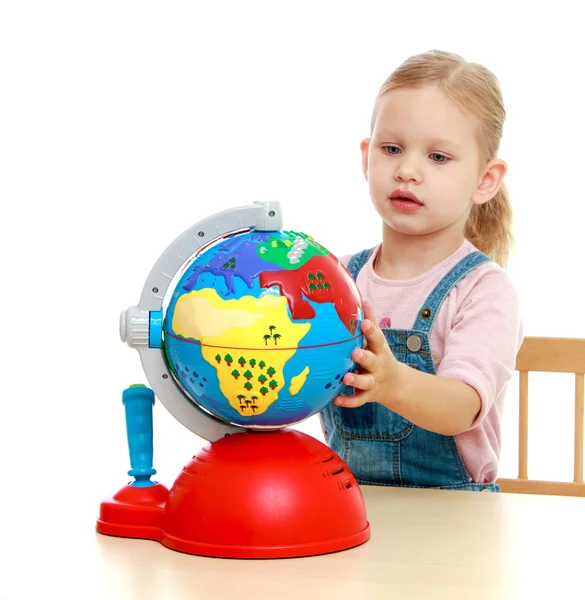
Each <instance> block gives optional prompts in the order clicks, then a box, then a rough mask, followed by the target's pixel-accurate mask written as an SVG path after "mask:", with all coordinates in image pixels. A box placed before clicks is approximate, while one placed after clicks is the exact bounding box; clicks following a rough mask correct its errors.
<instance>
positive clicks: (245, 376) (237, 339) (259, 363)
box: [172, 288, 311, 417]
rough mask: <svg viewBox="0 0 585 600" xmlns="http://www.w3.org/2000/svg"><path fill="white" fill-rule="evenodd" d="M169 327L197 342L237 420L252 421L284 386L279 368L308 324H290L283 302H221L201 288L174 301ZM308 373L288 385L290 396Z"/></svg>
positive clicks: (250, 299)
mask: <svg viewBox="0 0 585 600" xmlns="http://www.w3.org/2000/svg"><path fill="white" fill-rule="evenodd" d="M172 328H173V330H174V331H175V332H176V333H178V334H179V335H181V336H183V337H185V338H191V339H193V340H196V341H199V342H201V353H202V355H203V358H204V359H205V360H206V361H207V362H208V363H209V364H211V365H213V367H215V369H216V370H217V377H218V380H219V387H220V389H221V392H222V394H223V395H224V396H225V397H226V398H227V399H228V401H229V403H230V405H231V406H232V407H233V408H235V409H236V410H237V411H238V413H239V414H240V415H243V416H250V417H253V416H254V415H259V414H262V413H263V412H265V411H266V409H267V408H268V407H269V406H270V405H271V404H272V403H273V402H274V401H275V400H277V399H278V392H279V389H281V388H282V389H284V386H285V385H286V381H285V380H284V375H283V374H284V366H285V364H286V363H287V361H288V360H289V359H290V358H291V357H292V356H294V354H295V352H296V351H297V347H298V345H299V341H300V340H301V339H302V338H303V337H304V336H305V335H306V334H307V332H308V331H309V329H310V328H311V325H310V323H293V322H292V321H291V320H290V317H289V315H288V312H287V300H286V298H285V297H282V296H274V295H272V294H266V295H264V296H262V297H260V298H254V297H253V296H243V297H241V298H235V299H233V300H224V299H223V298H221V296H219V295H218V293H217V292H216V291H215V290H214V289H212V288H206V289H203V290H195V291H193V292H191V293H189V294H185V295H183V296H181V297H180V298H179V299H178V300H177V304H176V307H175V312H174V315H173V322H172ZM308 372H309V369H308V367H306V368H305V369H304V370H303V371H302V373H300V374H299V375H297V376H296V377H294V378H293V379H292V380H291V385H290V393H291V394H296V393H298V391H299V390H300V389H301V387H302V386H303V384H304V383H305V380H306V377H307V374H308ZM293 389H294V390H295V391H294V392H293V391H292V390H293Z"/></svg>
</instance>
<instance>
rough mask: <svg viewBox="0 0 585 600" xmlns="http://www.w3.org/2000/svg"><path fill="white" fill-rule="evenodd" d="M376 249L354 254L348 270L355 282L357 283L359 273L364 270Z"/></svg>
mask: <svg viewBox="0 0 585 600" xmlns="http://www.w3.org/2000/svg"><path fill="white" fill-rule="evenodd" d="M373 250H374V248H369V249H366V250H362V251H361V252H358V253H357V254H354V255H353V256H352V257H351V258H350V259H349V263H348V265H347V270H348V271H349V272H350V273H351V276H352V277H353V278H354V281H357V277H358V274H359V272H360V271H361V270H362V268H363V266H364V265H365V264H366V263H367V262H368V259H369V258H370V255H371V254H372V252H373Z"/></svg>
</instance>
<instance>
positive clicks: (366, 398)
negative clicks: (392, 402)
mask: <svg viewBox="0 0 585 600" xmlns="http://www.w3.org/2000/svg"><path fill="white" fill-rule="evenodd" d="M361 329H362V332H363V334H364V336H365V338H366V342H367V345H366V348H365V349H364V350H362V349H360V348H356V349H355V350H354V351H353V352H352V354H351V358H352V360H354V361H355V362H356V363H358V365H359V369H358V373H357V374H354V373H347V374H346V375H345V377H344V378H343V383H345V384H346V385H349V386H353V387H354V388H355V392H354V395H353V396H337V397H336V398H335V400H334V403H335V404H336V405H337V406H342V407H344V408H357V407H358V406H362V405H363V404H365V403H366V402H379V403H380V404H384V405H386V406H388V403H389V399H390V394H391V390H392V388H393V387H394V386H396V385H397V384H398V378H399V375H400V373H402V370H403V367H404V365H403V364H402V363H400V362H399V361H398V360H396V358H395V357H394V354H392V350H390V346H388V342H387V341H386V338H385V337H384V334H383V333H382V330H381V329H380V328H379V327H378V325H377V320H376V317H375V315H374V312H373V309H372V304H371V302H370V301H369V300H365V301H364V320H363V321H362V327H361Z"/></svg>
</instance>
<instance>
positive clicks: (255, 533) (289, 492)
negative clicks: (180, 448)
mask: <svg viewBox="0 0 585 600" xmlns="http://www.w3.org/2000/svg"><path fill="white" fill-rule="evenodd" d="M97 530H98V531H99V532H100V533H105V534H108V535H116V536H122V537H135V538H147V539H152V540H157V541H159V542H161V543H162V544H164V545H165V546H167V547H169V548H172V549H174V550H179V551H181V552H187V553H189V554H199V555H203V556H216V557H225V558H283V557H293V556H310V555H314V554H325V553H328V552H336V551H339V550H346V549H348V548H352V547H354V546H357V545H359V544H362V543H363V542H365V541H367V540H368V539H369V538H370V526H369V523H368V521H367V517H366V510H365V505H364V500H363V496H362V493H361V490H360V488H359V486H358V484H357V482H356V480H355V478H354V476H353V475H352V473H351V472H350V471H349V469H348V467H347V465H346V464H345V463H344V462H343V460H341V458H340V457H339V456H338V455H337V454H335V453H334V452H333V451H332V450H331V449H330V448H328V447H327V446H325V445H324V444H322V443H321V442H319V441H318V440H316V439H315V438H312V437H310V436H308V435H306V434H304V433H301V432H299V431H295V430H291V429H283V430H280V431H274V432H269V433H258V432H249V433H237V434H234V435H231V436H229V437H227V438H223V439H221V440H218V441H217V442H214V443H212V444H210V445H209V446H207V447H205V448H203V449H202V450H201V451H200V452H199V453H198V454H197V455H196V456H194V457H193V460H192V461H191V462H190V463H189V464H188V465H187V466H186V467H185V468H184V469H183V471H182V473H181V474H180V475H179V477H177V479H176V481H175V483H174V485H173V487H172V488H171V490H170V491H168V490H167V489H166V488H165V487H164V486H162V485H160V484H157V485H156V486H153V487H150V488H133V487H131V486H126V487H124V488H122V489H121V490H120V491H119V492H118V493H117V494H116V495H115V496H114V497H113V498H109V499H107V500H104V502H102V504H101V511H100V518H99V519H98V522H97Z"/></svg>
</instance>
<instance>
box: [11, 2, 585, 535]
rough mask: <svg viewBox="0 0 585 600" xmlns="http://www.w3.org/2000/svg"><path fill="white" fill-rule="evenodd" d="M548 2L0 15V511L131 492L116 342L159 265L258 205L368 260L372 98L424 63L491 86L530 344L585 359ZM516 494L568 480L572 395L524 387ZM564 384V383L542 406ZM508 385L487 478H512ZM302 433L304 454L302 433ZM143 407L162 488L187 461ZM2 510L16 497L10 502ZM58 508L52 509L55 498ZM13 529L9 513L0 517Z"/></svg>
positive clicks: (570, 11)
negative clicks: (223, 218)
mask: <svg viewBox="0 0 585 600" xmlns="http://www.w3.org/2000/svg"><path fill="white" fill-rule="evenodd" d="M576 7H577V4H575V8H570V4H569V3H568V2H559V1H557V2H554V3H550V2H547V3H538V2H536V3H535V2H526V3H520V2H518V3H512V2H490V3H487V4H486V3H471V2H461V3H456V2H442V3H441V2H429V3H428V4H425V3H422V2H402V3H400V2H387V1H386V2H366V1H364V0H361V1H360V2H354V3H351V2H339V1H337V2H318V1H314V2H301V1H296V2H287V3H286V4H285V3H283V2H264V3H260V2H253V1H251V0H247V1H246V2H241V3H240V2H231V3H230V2H213V3H211V2H164V3H163V2H157V3H155V2H149V1H144V0H142V1H140V2H124V1H121V0H118V1H116V2H108V1H101V2H80V1H76V2H37V3H32V2H25V1H21V2H13V3H8V2H6V3H4V4H2V8H1V9H0V61H1V62H0V69H1V70H0V86H1V89H0V152H1V155H0V202H1V207H2V212H1V216H0V223H1V235H0V244H1V248H0V250H1V252H0V260H1V261H2V268H1V273H2V278H3V279H2V281H3V284H4V285H3V290H2V295H1V297H2V300H1V302H2V305H1V308H2V311H1V313H0V314H1V316H2V340H3V345H2V363H1V364H2V367H1V373H2V379H1V382H2V387H1V394H2V395H1V398H0V457H1V459H0V460H1V461H2V462H1V464H2V467H3V470H2V480H1V483H0V486H2V490H3V491H2V492H1V493H0V497H1V500H0V503H2V504H3V505H4V508H6V503H8V504H10V503H11V502H30V503H31V507H34V509H35V510H37V511H40V513H42V512H43V511H44V510H47V511H50V510H53V508H54V507H56V506H57V505H60V506H62V505H63V504H65V505H67V506H68V507H69V508H68V510H71V511H74V510H78V511H82V512H83V516H84V518H85V525H84V526H86V527H88V528H92V527H93V519H94V518H95V516H96V515H97V510H98V505H99V501H100V499H101V498H102V497H103V496H105V495H107V494H111V493H113V492H114V491H116V490H117V489H118V488H119V487H120V486H121V485H123V483H124V482H125V481H126V480H127V477H126V471H127V470H128V468H129V464H128V462H129V461H128V454H127V448H126V438H125V429H124V427H125V425H124V417H123V407H122V403H121V393H122V390H123V389H124V388H125V387H126V386H127V385H129V384H131V383H135V382H145V378H144V375H143V373H142V371H141V368H140V362H139V357H138V354H137V353H136V352H135V351H134V350H131V349H129V348H128V347H127V346H125V345H124V344H122V343H121V342H120V340H119V337H118V318H119V313H120V311H121V310H123V309H125V308H127V307H128V306H129V305H130V304H134V303H136V302H138V299H139V296H140V292H141V289H142V286H143V284H144V281H145V279H146V277H147V275H148V273H149V272H150V269H151V267H152V266H153V264H154V262H155V261H156V260H157V258H158V257H159V255H160V254H161V253H162V252H163V251H164V249H165V248H166V247H167V246H168V244H170V243H171V242H172V241H173V240H174V239H175V238H176V237H177V236H178V235H179V234H180V233H181V232H182V231H184V230H185V229H187V228H188V227H190V226H191V225H192V224H193V223H195V222H197V221H198V220H199V219H201V218H204V217H206V216H208V215H210V214H212V213H214V212H216V211H218V210H223V209H225V208H230V207H234V206H239V205H243V204H248V203H251V202H253V201H255V200H263V201H267V200H278V201H279V202H280V203H281V204H282V207H283V210H284V215H285V227H286V228H293V229H299V230H302V231H306V232H307V233H310V234H311V235H313V236H314V237H315V238H316V239H318V240H319V241H320V242H321V243H322V244H324V245H325V246H326V247H328V248H329V249H330V250H331V251H332V252H334V253H335V254H343V253H346V252H351V251H357V250H360V249H362V248H364V247H368V246H371V245H373V244H374V243H376V242H377V241H378V239H379V236H380V231H381V227H380V223H379V220H378V218H377V215H376V213H375V212H374V210H373V209H372V208H371V206H370V202H369V198H368V193H367V188H366V184H365V182H364V180H363V177H362V173H361V168H360V153H359V142H360V140H361V139H362V138H363V137H364V136H367V134H368V125H369V120H370V114H371V108H372V104H373V101H374V98H375V95H376V93H377V90H378V87H379V86H380V84H381V83H382V81H383V80H384V79H385V78H386V77H387V76H388V75H389V74H390V72H391V71H392V70H393V69H394V68H396V67H397V66H398V65H399V64H400V63H401V62H402V61H403V60H404V59H406V58H407V57H408V56H410V55H412V54H414V53H418V52H422V51H425V50H428V49H431V48H441V49H446V50H451V51H455V52H458V53H460V54H462V55H463V56H464V57H466V58H467V59H468V60H471V61H479V62H482V63H484V64H485V65H486V66H487V67H489V68H490V69H492V70H493V71H494V72H495V73H496V75H497V76H498V78H499V80H500V82H501V85H502V88H503V92H504V98H505V103H506V107H507V111H508V120H507V124H506V127H505V134H504V140H503V144H502V147H501V157H502V158H505V159H506V160H507V161H508V163H509V167H510V168H509V174H508V176H507V183H508V186H509V189H510V192H511V195H512V199H513V203H514V207H515V218H516V220H515V235H516V240H517V245H516V250H515V252H514V254H513V256H512V260H511V264H510V267H509V272H510V274H511V276H512V277H513V279H514V281H515V283H516V285H517V287H518V290H519V293H520V295H521V299H522V305H523V315H524V322H525V331H526V334H527V335H550V336H571V337H585V324H584V319H583V316H584V314H585V307H584V304H583V295H582V288H583V275H582V260H581V256H582V248H583V216H584V214H585V210H584V208H583V205H584V203H585V197H584V195H583V186H582V176H583V175H582V174H583V147H582V144H583V139H584V138H585V126H584V117H583V106H584V104H585V102H584V101H585V98H584V96H583V91H582V90H583V85H582V80H581V79H582V73H583V59H584V58H585V57H584V52H583V46H582V37H583V33H582V27H581V22H582V21H581V19H580V18H579V17H578V16H577V14H578V13H577V8H576ZM534 382H535V383H534V385H533V386H532V393H531V437H530V457H531V460H530V475H531V476H533V477H541V478H551V479H562V478H567V479H570V478H571V477H572V431H573V429H572V428H573V425H572V414H573V412H572V411H573V404H572V401H573V391H572V390H573V387H572V380H571V377H570V376H566V377H563V376H561V377H560V378H559V379H555V380H554V381H551V379H550V378H549V377H548V376H541V377H537V376H535V377H534ZM559 382H560V383H559ZM515 384H516V380H514V381H513V383H512V385H511V387H510V394H509V396H510V398H509V402H508V405H507V408H506V413H505V422H504V435H505V437H504V454H503V458H502V469H501V472H500V474H501V475H514V473H515V468H516V466H515V464H516V463H515V461H516V440H517V436H516V423H517V416H516V412H517V401H516V395H517V392H516V387H515ZM302 428H303V429H304V430H305V431H309V432H311V433H313V434H314V435H317V436H318V435H319V431H318V427H317V425H316V423H315V421H314V420H310V421H308V422H306V423H304V424H303V426H302ZM202 444H203V441H202V440H200V439H198V438H196V437H195V436H194V435H193V434H191V433H190V432H189V431H187V430H186V429H185V428H184V427H183V426H182V425H180V424H179V423H178V422H177V421H175V420H174V419H173V417H171V416H170V414H169V413H168V412H166V410H165V409H163V408H162V407H161V406H160V405H157V407H156V409H155V467H156V468H157V469H158V476H157V478H158V479H159V480H160V481H161V482H163V483H165V484H166V485H171V484H172V482H173V480H174V478H175V477H176V475H177V474H178V473H179V471H180V469H181V467H182V466H183V465H184V464H185V463H186V462H187V461H188V460H189V458H190V457H191V455H192V454H193V453H194V452H195V451H196V450H197V449H198V448H200V447H201V445H202ZM14 490H21V491H22V490H26V493H23V494H20V495H19V494H14V493H13V491H14ZM66 497H68V500H67V501H65V500H64V498H66ZM2 514H3V516H7V518H9V515H10V513H9V512H4V511H2Z"/></svg>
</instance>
